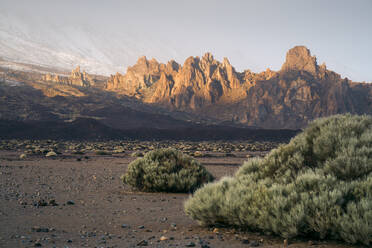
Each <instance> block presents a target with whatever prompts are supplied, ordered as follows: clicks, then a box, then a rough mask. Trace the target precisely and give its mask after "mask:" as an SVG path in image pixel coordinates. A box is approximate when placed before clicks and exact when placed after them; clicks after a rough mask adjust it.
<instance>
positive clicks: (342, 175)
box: [185, 115, 372, 245]
mask: <svg viewBox="0 0 372 248" xmlns="http://www.w3.org/2000/svg"><path fill="white" fill-rule="evenodd" d="M185 212H186V213H187V214H188V215H189V216H191V217H192V218H193V219H195V220H197V221H199V222H200V224H203V225H227V226H236V227H241V228H245V229H248V230H254V231H262V232H265V233H267V232H269V233H273V234H277V235H281V236H282V237H285V238H291V237H296V236H303V237H311V238H320V239H325V238H327V239H340V240H344V241H346V242H349V243H364V244H366V245H370V244H371V243H372V118H371V117H370V116H352V115H336V116H332V117H329V118H322V119H318V120H316V121H313V122H312V123H310V124H309V126H308V127H307V128H306V129H305V130H304V131H303V132H302V133H300V134H299V135H297V136H296V137H294V138H293V139H292V140H291V141H290V143H289V144H287V145H281V146H279V147H278V148H277V149H274V150H272V151H271V152H270V153H269V154H268V155H266V157H265V158H263V159H251V160H248V161H247V162H245V163H244V164H243V166H242V167H241V168H240V169H239V170H238V172H237V173H236V175H235V177H233V178H224V179H222V180H221V181H219V182H216V183H210V184H207V185H205V186H204V187H202V188H200V189H198V190H197V191H196V192H195V193H194V195H193V196H192V197H190V199H189V200H188V201H187V202H186V203H185Z"/></svg>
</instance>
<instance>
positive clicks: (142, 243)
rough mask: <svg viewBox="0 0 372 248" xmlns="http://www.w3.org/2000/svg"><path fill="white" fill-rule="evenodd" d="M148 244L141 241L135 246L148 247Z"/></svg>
mask: <svg viewBox="0 0 372 248" xmlns="http://www.w3.org/2000/svg"><path fill="white" fill-rule="evenodd" d="M148 244H149V242H147V241H146V240H141V241H140V242H138V244H137V246H148Z"/></svg>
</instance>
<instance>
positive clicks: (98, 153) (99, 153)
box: [95, 151, 111, 156]
mask: <svg viewBox="0 0 372 248" xmlns="http://www.w3.org/2000/svg"><path fill="white" fill-rule="evenodd" d="M95 154H96V155H101V156H104V155H111V153H109V152H106V151H96V152H95Z"/></svg>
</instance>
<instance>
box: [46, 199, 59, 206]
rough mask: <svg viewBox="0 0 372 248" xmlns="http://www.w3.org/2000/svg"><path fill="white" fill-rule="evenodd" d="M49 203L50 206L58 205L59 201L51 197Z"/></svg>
mask: <svg viewBox="0 0 372 248" xmlns="http://www.w3.org/2000/svg"><path fill="white" fill-rule="evenodd" d="M48 205H49V206H58V203H57V202H56V200H55V199H51V200H49V202H48Z"/></svg>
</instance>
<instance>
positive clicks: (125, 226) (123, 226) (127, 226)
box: [121, 224, 130, 228]
mask: <svg viewBox="0 0 372 248" xmlns="http://www.w3.org/2000/svg"><path fill="white" fill-rule="evenodd" d="M121 228H130V227H129V225H127V224H122V225H121Z"/></svg>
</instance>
